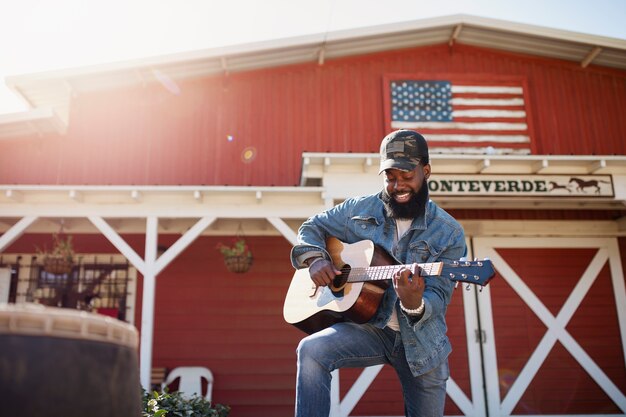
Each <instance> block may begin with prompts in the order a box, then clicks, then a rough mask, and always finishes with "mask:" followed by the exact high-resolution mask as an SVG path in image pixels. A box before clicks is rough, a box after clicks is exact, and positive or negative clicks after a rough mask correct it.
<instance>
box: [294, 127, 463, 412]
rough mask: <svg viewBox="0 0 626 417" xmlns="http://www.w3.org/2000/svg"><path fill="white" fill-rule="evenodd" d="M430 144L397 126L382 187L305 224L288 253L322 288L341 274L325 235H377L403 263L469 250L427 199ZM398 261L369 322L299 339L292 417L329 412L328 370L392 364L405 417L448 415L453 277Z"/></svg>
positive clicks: (384, 152) (386, 149)
mask: <svg viewBox="0 0 626 417" xmlns="http://www.w3.org/2000/svg"><path fill="white" fill-rule="evenodd" d="M430 169H431V167H430V163H429V156H428V145H427V143H426V140H425V139H424V138H423V137H422V135H420V134H419V133H417V132H414V131H411V130H398V131H395V132H392V133H390V134H389V135H387V136H386V137H385V138H384V139H383V140H382V143H381V146H380V172H379V174H380V173H384V187H383V190H382V191H381V192H379V193H377V194H372V195H368V196H363V197H357V198H350V199H348V200H346V201H345V202H343V203H342V204H340V205H338V206H336V207H334V208H332V209H330V210H327V211H325V212H323V213H320V214H318V215H315V216H313V217H311V218H310V219H308V220H307V221H306V222H304V223H303V224H302V226H301V227H300V230H299V232H298V242H299V244H298V245H296V246H295V247H294V248H293V250H292V252H291V260H292V263H293V265H294V267H296V268H305V267H308V268H309V273H310V276H311V279H312V280H313V282H314V283H315V285H317V286H327V285H329V284H330V283H331V281H332V280H333V278H334V277H335V276H336V275H339V274H340V272H339V271H338V270H337V269H336V268H335V267H334V266H333V264H332V261H331V260H330V255H329V254H328V252H327V251H326V249H325V242H326V239H327V238H328V237H335V238H337V239H339V240H340V241H343V242H345V243H354V242H358V241H361V240H371V241H373V242H374V243H375V244H376V245H378V246H379V247H381V248H382V249H384V250H386V251H387V252H388V253H389V254H391V255H393V256H394V257H395V258H396V259H397V260H398V261H399V262H400V263H401V264H412V263H425V262H436V261H453V260H458V259H459V258H461V257H463V256H465V254H466V247H465V237H464V234H463V229H462V227H461V226H460V225H459V223H458V222H457V221H456V220H454V219H453V218H452V217H451V216H450V215H449V214H448V213H446V212H445V211H444V210H442V209H441V208H439V207H438V206H437V205H436V204H435V203H434V202H432V201H430V200H429V198H428V178H429V176H430ZM418 271H419V268H417V270H416V273H415V274H412V273H411V271H410V269H408V268H400V271H398V272H397V273H396V274H395V275H394V277H393V280H392V281H393V282H392V283H393V285H390V286H389V287H388V288H387V289H386V290H385V293H384V296H383V299H382V301H381V303H380V305H379V306H378V309H377V310H376V313H375V314H374V317H373V318H372V319H371V320H370V321H369V322H368V323H366V324H356V323H353V322H343V323H337V324H334V325H333V326H331V327H329V328H327V329H324V330H321V331H319V332H317V333H314V334H312V335H310V336H308V337H305V338H304V339H302V341H301V342H300V345H299V346H298V351H297V352H298V365H297V366H298V371H297V383H296V417H318V416H319V417H327V416H328V414H329V412H330V385H331V372H332V371H333V370H335V369H337V368H342V367H351V368H353V367H367V366H372V365H378V364H389V365H391V366H392V367H393V368H394V369H395V370H396V373H397V374H398V378H399V379H400V383H401V385H402V391H403V396H404V408H405V415H406V416H407V417H429V416H443V408H444V402H445V396H446V381H447V379H448V377H449V369H448V359H447V358H448V355H449V354H450V352H451V350H452V348H451V346H450V341H449V340H448V338H447V336H446V323H445V314H446V309H447V306H448V303H449V302H450V298H451V296H452V292H453V288H454V284H453V283H452V282H451V281H450V280H447V279H443V278H441V277H421V276H419V274H418V273H417V272H418Z"/></svg>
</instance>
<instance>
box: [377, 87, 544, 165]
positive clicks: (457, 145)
mask: <svg viewBox="0 0 626 417" xmlns="http://www.w3.org/2000/svg"><path fill="white" fill-rule="evenodd" d="M385 82H386V83H387V86H386V87H387V88H386V91H387V92H388V100H389V101H388V105H387V108H388V115H387V117H388V120H389V123H390V127H391V129H413V130H416V131H418V132H420V133H421V134H422V135H424V137H425V138H426V139H427V140H428V143H429V146H430V148H431V152H436V153H473V154H482V153H484V154H528V153H530V152H531V138H532V135H531V132H530V128H529V126H528V118H529V115H528V113H529V112H528V106H527V103H526V102H525V99H524V85H523V83H522V82H521V81H520V82H511V81H510V80H507V81H506V82H504V81H503V82H500V83H499V82H498V81H497V80H490V81H485V80H481V81H477V82H472V81H471V80H468V79H464V80H463V81H462V82H455V81H454V80H449V79H443V80H441V79H433V80H416V79H408V78H400V79H393V78H387V79H386V80H385Z"/></svg>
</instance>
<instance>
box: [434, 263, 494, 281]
mask: <svg viewBox="0 0 626 417" xmlns="http://www.w3.org/2000/svg"><path fill="white" fill-rule="evenodd" d="M495 274H496V271H495V270H494V269H493V265H492V264H491V261H490V260H489V259H483V260H476V261H463V260H459V261H454V262H446V263H444V265H443V272H442V273H441V276H442V277H446V278H449V279H451V280H452V281H459V282H466V283H468V284H476V285H481V286H485V285H487V284H488V283H489V281H490V280H491V278H493V277H494V275H495Z"/></svg>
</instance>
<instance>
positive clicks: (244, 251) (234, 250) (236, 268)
mask: <svg viewBox="0 0 626 417" xmlns="http://www.w3.org/2000/svg"><path fill="white" fill-rule="evenodd" d="M217 250H219V251H220V253H221V254H222V255H223V256H224V263H225V264H226V268H228V270H229V271H231V272H235V273H243V272H247V271H248V269H250V266H252V252H251V251H250V248H249V247H248V245H247V243H246V241H245V239H243V238H241V237H238V238H235V239H234V240H233V242H232V244H231V245H226V244H224V243H222V242H220V243H218V244H217Z"/></svg>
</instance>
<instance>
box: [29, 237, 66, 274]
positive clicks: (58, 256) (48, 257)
mask: <svg viewBox="0 0 626 417" xmlns="http://www.w3.org/2000/svg"><path fill="white" fill-rule="evenodd" d="M37 253H38V254H39V255H40V256H42V257H43V269H44V271H46V272H48V273H50V274H55V275H62V274H69V273H70V272H72V268H73V267H74V255H75V254H74V247H73V246H72V236H67V237H65V238H63V237H62V236H59V234H57V233H55V234H53V235H52V249H51V250H49V251H48V250H46V248H45V247H44V250H38V251H37Z"/></svg>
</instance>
